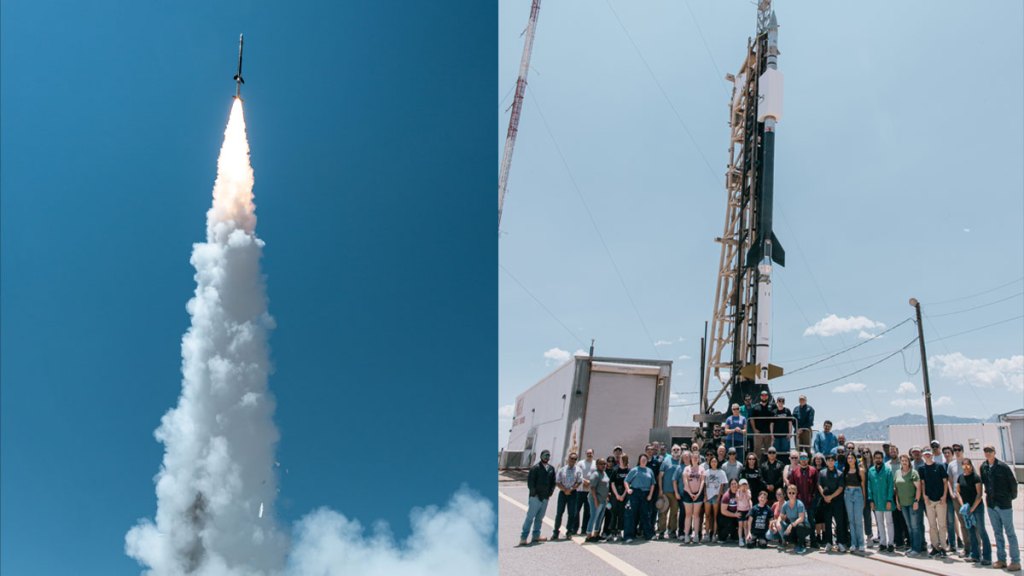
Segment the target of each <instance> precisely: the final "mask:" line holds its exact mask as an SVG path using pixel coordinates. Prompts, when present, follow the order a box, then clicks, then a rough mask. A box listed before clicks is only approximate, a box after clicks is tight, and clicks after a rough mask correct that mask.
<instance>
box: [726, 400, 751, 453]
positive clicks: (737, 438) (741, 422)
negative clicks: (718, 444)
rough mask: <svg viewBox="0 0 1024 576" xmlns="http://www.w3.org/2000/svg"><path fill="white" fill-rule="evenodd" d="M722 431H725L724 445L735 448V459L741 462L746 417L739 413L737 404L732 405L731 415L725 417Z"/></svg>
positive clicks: (744, 446)
mask: <svg viewBox="0 0 1024 576" xmlns="http://www.w3.org/2000/svg"><path fill="white" fill-rule="evenodd" d="M722 432H724V433H725V447H726V448H736V459H737V460H739V461H741V462H742V461H743V451H744V449H745V448H746V437H747V419H746V418H744V417H743V416H742V415H741V414H740V405H739V404H733V405H732V415H730V416H729V417H728V418H726V419H725V426H724V427H723V428H722Z"/></svg>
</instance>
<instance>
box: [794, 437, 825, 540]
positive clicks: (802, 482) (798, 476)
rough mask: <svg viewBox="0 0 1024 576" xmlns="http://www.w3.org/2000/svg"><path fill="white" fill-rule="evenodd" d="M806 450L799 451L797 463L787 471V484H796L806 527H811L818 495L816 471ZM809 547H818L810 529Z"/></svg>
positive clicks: (815, 537)
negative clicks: (802, 506)
mask: <svg viewBox="0 0 1024 576" xmlns="http://www.w3.org/2000/svg"><path fill="white" fill-rule="evenodd" d="M809 462H810V461H809V458H808V457H807V453H806V452H801V453H800V456H799V464H798V465H797V466H795V467H794V466H791V467H790V471H789V485H790V486H796V489H797V497H798V498H800V501H801V502H803V503H804V511H805V512H806V513H807V516H806V517H805V518H804V520H805V521H806V522H807V525H808V527H813V526H814V524H813V519H814V505H815V502H816V500H817V498H816V496H817V495H818V471H817V470H816V469H815V468H814V466H811V465H810V463H809ZM810 536H811V548H818V547H819V544H818V538H817V536H815V534H814V531H813V530H810Z"/></svg>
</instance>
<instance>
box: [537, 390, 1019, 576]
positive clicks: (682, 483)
mask: <svg viewBox="0 0 1024 576" xmlns="http://www.w3.org/2000/svg"><path fill="white" fill-rule="evenodd" d="M763 404H765V399H764V398H762V405H763ZM776 404H777V405H778V406H780V407H783V406H784V400H782V399H777V401H776ZM800 406H801V407H806V408H805V409H804V410H803V412H804V417H805V418H809V419H810V421H809V422H808V421H806V420H805V422H804V423H806V424H807V426H806V427H805V426H802V425H800V424H799V423H797V424H795V425H796V426H797V427H798V429H799V428H808V429H809V428H810V427H811V426H813V417H814V416H813V414H814V412H813V409H811V408H810V407H809V406H807V404H806V398H804V397H801V398H800ZM743 408H744V407H741V406H739V405H736V404H734V405H733V406H732V407H731V412H732V414H731V415H730V416H729V417H728V418H727V419H726V421H725V425H724V426H723V432H724V441H723V442H722V443H719V444H717V445H714V444H711V445H709V446H707V447H702V446H701V444H700V442H699V441H694V442H693V444H692V445H687V444H677V445H673V446H671V448H669V447H668V446H666V445H662V444H660V443H658V442H652V443H651V444H649V445H647V446H646V447H645V450H644V452H643V453H641V454H640V455H639V456H638V457H637V459H636V461H635V462H633V463H631V458H630V455H628V454H625V453H623V451H622V448H621V447H620V446H616V447H615V448H614V450H613V451H612V454H611V455H609V456H608V457H607V458H603V459H602V458H595V457H594V451H593V449H587V450H586V452H585V454H584V458H583V459H582V460H581V459H579V458H578V455H577V454H576V453H575V452H573V453H570V454H569V456H568V458H567V459H566V462H565V463H564V464H563V465H562V466H561V467H559V468H558V469H557V470H556V469H555V468H554V467H553V466H552V465H551V464H550V463H549V459H550V453H549V452H548V451H546V450H545V451H544V452H542V453H541V461H540V462H539V463H538V464H537V465H535V466H534V467H532V468H531V469H530V473H529V477H528V481H527V484H528V487H529V491H530V503H529V507H528V513H527V517H526V520H525V522H524V523H523V529H522V534H521V537H520V544H522V545H525V544H527V543H528V541H527V537H528V536H530V534H531V530H532V539H533V542H539V541H543V540H546V538H544V537H542V536H541V530H540V525H541V518H542V517H543V515H544V513H545V510H546V508H547V503H548V500H549V499H550V498H551V496H552V495H554V494H555V493H556V492H557V508H556V514H555V520H554V524H555V527H554V531H553V533H552V535H551V538H552V539H555V540H557V539H559V538H561V537H562V521H563V519H564V520H565V521H566V524H565V529H566V531H567V534H568V535H570V536H571V535H577V534H584V535H585V536H586V541H588V542H599V541H619V540H621V541H623V542H625V543H631V542H633V541H635V540H637V539H639V538H643V539H646V540H656V539H663V540H667V539H677V540H679V541H681V542H682V544H686V545H689V544H698V543H730V542H735V543H736V544H738V545H740V546H746V547H748V548H754V547H760V548H766V547H767V546H768V544H769V543H772V544H775V545H777V546H779V548H780V549H782V550H785V549H787V548H788V547H789V546H792V548H793V550H794V551H795V552H796V553H800V554H802V553H805V552H806V551H807V548H808V547H809V548H813V549H822V550H824V551H825V552H833V551H834V552H840V553H842V552H847V551H850V552H851V553H854V554H864V553H866V549H867V544H868V542H869V541H871V546H872V547H874V546H877V550H878V552H883V553H888V554H894V553H896V552H897V551H899V552H903V553H905V554H906V556H908V557H924V556H931V557H946V556H947V555H949V554H957V553H958V551H959V555H960V556H961V557H963V558H966V559H969V560H970V561H973V562H977V563H978V564H980V565H982V566H989V565H991V566H993V567H995V568H1007V569H1009V570H1011V571H1013V570H1020V548H1019V546H1018V543H1017V536H1016V532H1015V530H1014V526H1013V518H1012V512H1011V511H1012V501H1013V500H1014V499H1015V498H1016V497H1017V481H1016V478H1015V476H1014V473H1013V470H1012V469H1011V468H1010V467H1009V466H1008V465H1007V464H1006V463H1004V462H1001V461H1000V460H998V459H997V458H996V457H995V449H994V447H992V446H985V447H984V454H985V458H984V460H983V461H981V462H973V461H971V460H970V459H969V458H965V457H964V456H963V446H961V445H960V444H952V445H951V446H946V447H941V446H940V444H939V442H937V441H932V442H931V443H930V445H929V446H925V447H923V448H922V447H920V446H914V447H911V448H910V450H908V451H907V452H905V453H901V452H900V449H899V448H898V447H897V446H894V445H883V447H882V450H877V451H875V452H873V453H872V452H871V450H869V449H867V448H861V449H860V450H858V449H857V447H856V446H855V445H854V443H853V442H846V439H845V438H843V437H842V435H839V436H836V435H835V434H833V433H832V431H831V428H832V425H831V422H828V421H826V422H825V423H824V427H823V430H822V431H820V432H818V433H817V434H815V435H814V436H813V438H811V437H806V438H802V437H799V436H797V439H796V443H797V446H798V447H804V448H805V449H808V450H809V451H803V452H801V451H797V450H790V447H789V445H788V438H787V442H786V443H783V442H781V441H779V439H778V438H775V437H774V435H775V434H777V433H778V429H776V428H775V426H776V424H777V421H771V420H765V421H764V422H768V426H769V428H767V430H766V432H767V433H768V434H769V436H760V435H758V434H752V436H754V440H755V441H756V440H760V439H761V438H769V439H770V440H771V441H769V442H754V443H748V442H747V438H746V435H747V433H748V431H749V430H752V429H753V430H756V429H757V426H758V425H759V424H760V422H761V421H758V420H754V422H753V423H752V424H753V426H751V423H748V422H747V420H746V416H745V415H744V412H747V413H750V414H754V413H756V412H754V411H752V410H749V408H750V407H749V406H746V408H748V410H743ZM754 408H755V409H756V408H757V407H754ZM794 412H795V411H794ZM790 417H792V418H796V417H795V416H788V417H787V418H790ZM794 432H795V431H791V430H786V432H785V433H786V434H787V435H792V434H794ZM808 447H809V448H808ZM787 458H788V461H786V459H787ZM986 511H987V513H988V517H989V523H990V524H991V528H992V531H993V532H994V536H995V543H996V561H995V562H993V561H992V546H991V541H990V539H989V534H988V529H987V528H986V522H985V516H986ZM872 520H874V526H875V531H874V532H873V531H872ZM926 520H927V541H928V546H927V547H926V544H925V540H926V534H925V521H926ZM873 535H874V538H872V536H873ZM1007 555H1009V558H1007Z"/></svg>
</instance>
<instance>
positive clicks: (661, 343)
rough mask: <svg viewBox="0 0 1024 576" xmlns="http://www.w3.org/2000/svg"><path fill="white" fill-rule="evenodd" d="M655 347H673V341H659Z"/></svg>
mask: <svg viewBox="0 0 1024 576" xmlns="http://www.w3.org/2000/svg"><path fill="white" fill-rule="evenodd" d="M654 345H655V346H671V345H672V341H671V340H658V341H656V342H655V343H654Z"/></svg>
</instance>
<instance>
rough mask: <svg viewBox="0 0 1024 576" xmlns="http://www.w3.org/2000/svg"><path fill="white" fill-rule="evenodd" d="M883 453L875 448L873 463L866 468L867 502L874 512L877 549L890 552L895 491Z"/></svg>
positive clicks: (891, 550) (892, 548) (890, 472)
mask: <svg viewBox="0 0 1024 576" xmlns="http://www.w3.org/2000/svg"><path fill="white" fill-rule="evenodd" d="M883 457H884V454H882V451H881V450H876V451H875V453H874V454H873V455H872V459H873V460H874V465H873V466H871V467H870V468H868V502H870V503H871V511H872V512H874V513H875V524H876V525H878V551H879V552H882V551H885V552H888V553H890V554H892V552H893V550H894V549H895V547H894V546H893V543H892V542H893V536H894V534H893V530H892V513H893V512H894V510H893V508H894V507H895V506H894V504H895V503H894V502H893V499H894V498H895V495H896V492H895V491H894V488H893V476H892V469H891V468H889V467H888V466H886V465H885V463H883V462H882V459H883Z"/></svg>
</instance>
